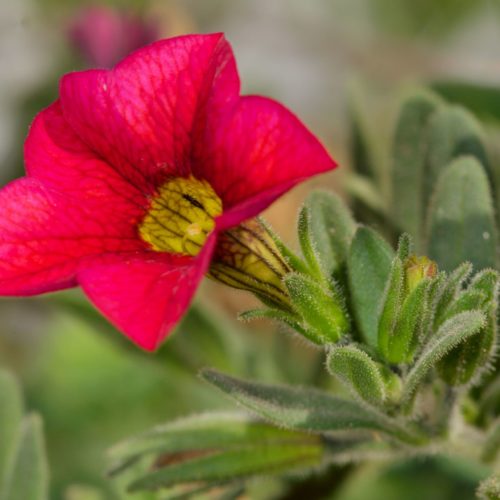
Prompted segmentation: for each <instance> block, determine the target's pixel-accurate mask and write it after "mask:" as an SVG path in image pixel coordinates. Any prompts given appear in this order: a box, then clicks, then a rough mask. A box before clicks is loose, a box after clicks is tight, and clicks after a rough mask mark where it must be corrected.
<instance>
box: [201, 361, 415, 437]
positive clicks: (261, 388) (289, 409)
mask: <svg viewBox="0 0 500 500" xmlns="http://www.w3.org/2000/svg"><path fill="white" fill-rule="evenodd" d="M202 377H203V378H204V379H205V380H206V381H207V382H210V383H211V384H213V385H215V386H216V387H218V388H219V389H220V390H221V391H223V392H224V393H226V394H227V395H228V396H230V397H232V398H233V399H234V400H235V401H236V402H238V403H240V404H241V405H242V406H244V407H245V408H247V409H249V410H251V411H253V412H255V413H256V414H257V415H259V416H260V417H262V418H264V419H267V420H270V421H272V422H274V423H276V424H277V425H280V426H283V427H287V428H290V429H299V430H306V431H312V432H319V433H321V432H328V431H339V430H343V431H349V430H350V431H356V430H372V431H377V430H378V431H381V432H384V433H386V434H388V435H390V436H393V437H397V438H399V439H401V440H404V441H407V442H420V439H421V438H420V436H418V435H416V434H415V433H414V432H413V431H410V430H408V429H406V428H405V427H403V426H402V425H401V424H400V423H399V422H398V421H396V420H394V419H392V418H389V417H387V416H386V415H384V414H382V413H380V412H378V411H377V410H375V409H374V408H370V407H368V406H365V405H363V404H360V403H357V402H355V401H350V400H346V399H343V398H340V397H338V396H333V395H330V394H328V393H326V392H322V391H318V390H316V389H314V388H311V387H289V386H278V385H270V384H262V383H258V382H250V381H246V380H241V379H237V378H234V377H230V376H228V375H224V374H222V373H219V372H216V371H215V370H203V371H202Z"/></svg>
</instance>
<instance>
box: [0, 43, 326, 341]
mask: <svg viewBox="0 0 500 500" xmlns="http://www.w3.org/2000/svg"><path fill="white" fill-rule="evenodd" d="M25 161H26V172H27V175H26V177H23V178H21V179H18V180H16V181H13V182H12V183H10V184H9V185H7V186H6V187H5V188H3V189H2V190H1V191H0V206H1V207H2V212H1V217H0V294H1V295H34V294H40V293H44V292H50V291H55V290H59V289H64V288H68V287H73V286H77V285H79V286H81V287H82V289H83V290H84V292H85V293H86V294H87V296H88V297H89V298H90V300H91V301H92V302H93V303H94V304H95V305H96V307H97V308H99V309H100V310H101V311H102V313H103V314H104V315H105V316H106V317H107V318H108V319H109V320H110V321H111V322H112V323H113V324H114V325H115V326H117V327H118V328H119V329H121V330H122V331H123V332H124V333H125V334H126V335H127V336H128V337H130V338H131V339H132V340H133V341H134V342H135V343H137V344H138V345H140V346H141V347H142V348H144V349H147V350H154V349H155V348H156V347H157V346H158V345H159V343H160V342H161V341H162V340H163V339H164V338H165V336H166V335H167V334H168V333H169V332H170V331H171V329H172V328H173V326H174V325H175V324H176V323H177V321H178V320H179V318H180V317H181V316H182V314H183V313H184V311H185V310H186V308H187V307H188V305H189V303H190V301H191V298H192V296H193V294H194V292H195V290H196V288H197V286H198V283H199V281H200V280H201V278H202V277H203V275H204V274H205V273H206V272H207V269H208V267H209V265H210V260H211V257H212V255H213V251H214V247H215V245H216V242H217V236H218V234H220V232H221V231H224V230H226V229H228V228H230V227H233V226H236V225H238V224H239V223H241V222H242V221H244V220H246V219H249V218H251V217H254V216H255V215H256V214H258V213H259V212H261V211H262V210H263V209H265V208H266V207H267V206H268V205H269V204H271V203H272V202H273V201H274V200H275V199H276V198H277V197H279V196H281V195H282V194H283V193H284V192H285V191H287V190H289V189H290V188H291V187H293V186H294V185H295V184H297V183H298V182H301V181H303V180H305V179H307V178H308V177H310V176H312V175H315V174H318V173H321V172H325V171H328V170H330V169H332V168H334V167H335V163H334V162H333V161H332V160H331V158H330V157H329V156H328V154H327V152H326V151H325V149H324V148H323V146H321V144H320V143H319V142H318V141H317V139H316V138H315V137H314V136H313V135H312V134H311V133H310V132H309V131H308V130H307V129H306V128H305V127H304V125H303V124H302V123H301V122H300V121H299V120H298V119H297V118H296V117H295V116H294V115H293V114H292V113H290V112H289V111H288V110H287V109H285V108H284V107H283V106H282V105H280V104H278V103H277V102H275V101H272V100H270V99H267V98H264V97H258V96H243V97H240V95H239V78H238V72H237V69H236V64H235V60H234V57H233V54H232V51H231V48H230V46H229V44H228V43H227V42H226V40H225V39H224V37H223V35H221V34H213V35H190V36H182V37H177V38H172V39H168V40H163V41H159V42H156V43H154V44H152V45H150V46H148V47H145V48H143V49H140V50H138V51H137V52H135V53H134V54H132V55H130V56H129V57H127V58H126V59H124V60H123V61H122V62H121V63H119V64H118V65H117V66H116V67H115V68H114V69H112V70H90V71H83V72H76V73H70V74H68V75H66V76H64V77H63V78H62V81H61V84H60V98H59V100H57V101H56V102H55V103H53V104H52V105H51V106H49V107H48V108H47V109H45V110H44V111H42V112H41V113H40V114H39V115H38V116H37V117H36V118H35V120H34V123H33V125H32V126H31V130H30V132H29V135H28V138H27V140H26V144H25Z"/></svg>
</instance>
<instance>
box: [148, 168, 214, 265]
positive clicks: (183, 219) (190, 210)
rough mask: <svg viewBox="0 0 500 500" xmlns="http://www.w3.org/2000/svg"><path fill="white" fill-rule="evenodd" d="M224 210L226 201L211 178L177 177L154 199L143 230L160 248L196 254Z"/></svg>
mask: <svg viewBox="0 0 500 500" xmlns="http://www.w3.org/2000/svg"><path fill="white" fill-rule="evenodd" d="M221 213H222V202H221V200H220V198H219V197H218V196H217V195H216V194H215V191H214V190H213V189H212V187H211V186H210V184H209V183H208V182H206V181H204V180H198V179H195V178H194V177H189V178H184V177H175V178H173V179H169V180H168V181H167V182H165V183H164V184H163V185H162V186H161V187H160V188H159V189H158V192H157V195H156V196H155V197H154V198H153V199H152V200H151V205H150V207H149V210H148V212H147V213H146V216H145V217H144V219H143V220H142V222H141V223H140V224H139V234H140V236H141V238H142V239H143V240H144V241H146V242H147V243H149V244H150V245H151V248H152V249H153V250H156V251H158V252H168V253H176V254H181V255H192V256H195V255H197V254H198V253H199V252H200V250H201V248H202V247H203V244H204V243H205V240H206V239H207V237H208V235H209V234H210V232H211V231H212V230H213V229H214V227H215V218H216V217H217V216H218V215H220V214H221Z"/></svg>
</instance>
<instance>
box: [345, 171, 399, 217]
mask: <svg viewBox="0 0 500 500" xmlns="http://www.w3.org/2000/svg"><path fill="white" fill-rule="evenodd" d="M344 188H345V190H346V192H347V194H349V196H350V197H352V198H354V199H355V200H356V201H358V202H361V204H362V205H364V206H365V207H366V208H368V209H369V210H370V212H373V213H374V214H377V215H379V216H382V217H383V218H388V217H389V215H388V213H389V210H388V207H387V200H386V199H385V198H384V196H383V194H382V193H381V192H380V191H379V190H378V188H377V186H375V184H374V183H373V182H371V181H369V180H368V179H365V178H364V177H362V176H361V175H356V174H350V175H349V176H348V177H347V178H346V180H345V186H344Z"/></svg>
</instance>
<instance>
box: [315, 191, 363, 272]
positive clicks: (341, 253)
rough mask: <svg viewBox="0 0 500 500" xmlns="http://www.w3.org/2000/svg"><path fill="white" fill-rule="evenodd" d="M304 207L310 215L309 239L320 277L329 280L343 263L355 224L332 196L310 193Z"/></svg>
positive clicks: (324, 192) (333, 195)
mask: <svg viewBox="0 0 500 500" xmlns="http://www.w3.org/2000/svg"><path fill="white" fill-rule="evenodd" d="M305 206H306V207H307V210H308V212H309V215H310V224H309V226H308V230H309V231H310V238H309V239H310V240H311V241H312V242H313V245H314V250H315V255H316V259H317V260H318V262H319V266H320V268H321V270H322V272H323V275H324V276H325V277H327V278H329V277H331V276H332V275H333V274H334V273H335V272H337V271H338V270H339V269H340V268H341V266H342V265H343V264H344V263H345V260H346V258H347V254H348V252H349V247H350V245H351V240H352V237H353V236H354V232H355V231H356V222H355V221H354V219H353V217H352V215H351V213H350V211H349V209H348V208H347V207H346V205H345V204H344V202H343V201H342V200H341V199H340V198H339V197H338V196H337V195H336V194H334V193H329V192H327V191H313V192H312V193H311V194H310V195H309V196H308V197H307V200H306V202H305Z"/></svg>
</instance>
